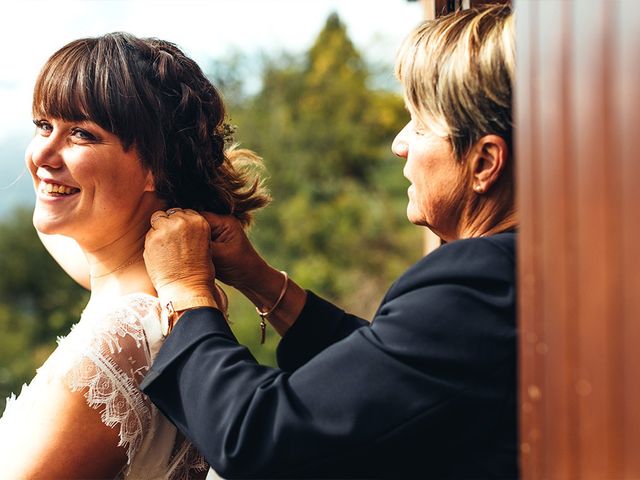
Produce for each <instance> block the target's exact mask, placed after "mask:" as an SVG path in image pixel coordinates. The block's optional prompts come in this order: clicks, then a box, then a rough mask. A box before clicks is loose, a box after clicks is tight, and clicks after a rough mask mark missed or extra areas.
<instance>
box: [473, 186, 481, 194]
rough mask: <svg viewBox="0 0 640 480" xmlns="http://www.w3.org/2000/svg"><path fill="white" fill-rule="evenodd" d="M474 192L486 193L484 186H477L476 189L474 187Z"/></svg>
mask: <svg viewBox="0 0 640 480" xmlns="http://www.w3.org/2000/svg"><path fill="white" fill-rule="evenodd" d="M473 190H474V191H475V192H476V193H484V189H483V188H482V186H481V185H476V186H475V187H473Z"/></svg>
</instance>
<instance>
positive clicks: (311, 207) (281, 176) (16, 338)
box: [0, 15, 422, 411]
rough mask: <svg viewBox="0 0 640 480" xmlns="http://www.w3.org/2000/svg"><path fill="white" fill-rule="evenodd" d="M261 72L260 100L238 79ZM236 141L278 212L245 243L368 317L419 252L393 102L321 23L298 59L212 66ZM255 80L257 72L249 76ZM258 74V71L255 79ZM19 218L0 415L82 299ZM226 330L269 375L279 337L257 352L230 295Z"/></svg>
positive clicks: (8, 272)
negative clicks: (260, 173)
mask: <svg viewBox="0 0 640 480" xmlns="http://www.w3.org/2000/svg"><path fill="white" fill-rule="evenodd" d="M256 68H259V76H260V79H261V80H260V83H259V86H258V87H257V88H253V87H254V86H252V85H248V84H247V80H246V79H247V78H250V77H251V75H247V71H249V70H252V69H253V71H255V69H256ZM208 71H209V72H210V78H211V79H212V81H213V82H214V84H216V85H217V86H219V87H220V90H221V91H222V92H223V93H224V96H225V99H226V101H227V104H228V112H229V117H230V121H231V123H233V124H235V125H236V126H237V132H236V139H237V141H239V143H240V144H241V146H242V147H245V148H250V149H253V150H255V151H256V152H258V153H259V154H260V155H261V156H262V157H263V158H264V164H265V174H266V177H267V185H268V187H269V189H270V190H271V193H272V195H273V198H274V201H273V203H272V204H271V205H270V206H269V207H267V208H266V209H265V210H264V211H262V212H260V213H259V214H258V215H257V217H256V221H255V225H254V226H253V227H252V229H251V231H250V237H251V238H252V240H253V241H254V243H255V245H256V248H257V249H258V251H259V252H260V253H262V254H263V255H264V256H265V258H267V260H268V261H269V262H270V263H271V264H272V265H273V266H275V267H276V268H278V269H281V270H287V271H288V272H289V274H290V275H291V276H292V277H293V278H294V279H295V280H296V281H297V282H298V283H299V284H300V285H301V286H302V287H303V288H308V289H312V290H314V291H315V292H316V293H318V294H320V295H322V296H324V297H325V298H327V299H329V300H331V301H334V302H336V303H338V304H339V305H341V306H343V307H344V308H345V309H347V310H350V311H351V312H353V313H356V314H359V315H361V316H363V317H366V318H370V317H371V315H372V314H373V313H374V311H375V309H376V308H377V305H378V302H379V301H380V299H381V297H382V295H383V294H384V292H385V291H386V289H387V288H388V287H389V285H390V282H391V281H393V279H394V278H396V277H397V276H398V275H399V274H400V273H402V271H404V270H405V269H406V268H407V267H408V266H409V265H410V264H411V263H413V262H414V261H415V260H417V259H418V258H419V257H420V256H421V253H422V250H421V245H422V233H421V230H420V229H418V228H415V227H413V226H412V225H411V224H409V222H408V221H407V220H406V217H405V215H404V212H405V208H406V201H407V199H406V188H407V186H408V183H407V181H406V179H404V177H403V176H402V160H400V159H397V158H396V157H394V156H393V154H392V153H391V150H390V146H391V141H392V140H393V137H394V135H395V134H396V133H397V132H398V130H399V129H400V128H402V126H403V125H404V123H405V122H406V121H407V115H406V113H405V111H404V108H403V102H402V99H401V97H400V95H399V94H398V92H397V91H394V90H390V89H388V88H383V87H380V85H388V84H389V83H390V82H389V78H390V77H392V72H393V70H392V66H391V65H388V66H387V67H386V68H385V69H384V72H385V73H384V75H385V77H384V78H380V77H379V76H377V75H379V71H380V69H379V67H378V66H372V65H368V64H367V63H366V62H365V61H364V60H363V57H362V56H361V54H360V53H359V52H358V51H357V49H356V48H355V47H354V45H353V44H352V42H351V40H350V39H349V37H348V35H347V32H346V28H345V26H344V25H343V23H342V22H341V21H340V19H339V18H338V16H337V15H331V16H330V17H329V18H328V19H327V21H326V24H325V26H324V28H323V29H322V31H321V32H320V33H319V35H318V37H317V39H316V41H315V43H314V44H313V45H312V47H311V48H310V49H309V50H308V51H307V52H306V53H305V54H303V55H297V56H292V55H287V54H281V55H279V56H265V57H263V58H262V59H261V61H260V65H259V66H258V67H256V64H255V59H249V58H245V57H243V56H242V55H240V54H237V55H235V56H233V57H229V58H225V59H221V60H218V61H215V62H212V64H211V66H210V68H209V69H208ZM252 73H253V72H252ZM253 74H255V73H253ZM30 216H31V213H30V212H29V211H26V210H24V209H22V210H17V211H16V212H14V214H13V215H12V216H10V217H8V218H6V219H5V220H4V221H2V222H1V223H0V262H1V264H0V268H1V269H2V271H3V275H2V276H1V277H0V331H2V332H3V334H2V335H0V411H2V410H3V409H4V398H5V397H6V396H7V395H8V394H9V393H10V392H11V391H13V392H16V393H17V392H18V388H19V385H21V384H22V383H23V382H26V381H28V380H29V379H30V378H31V377H32V376H33V375H34V373H35V368H37V367H38V366H39V365H41V364H42V362H43V361H44V359H45V358H46V356H47V355H48V354H49V353H50V352H51V351H52V350H53V348H55V339H56V337H57V336H59V335H64V334H66V333H67V332H68V330H69V328H70V326H71V325H72V324H73V323H75V322H76V321H77V319H78V318H79V315H80V313H81V311H82V308H83V306H84V304H85V303H86V301H87V299H88V292H86V291H84V290H83V289H82V288H81V287H79V286H77V285H75V284H74V283H73V282H72V281H71V280H70V279H69V278H68V277H67V276H66V274H64V272H63V271H62V270H61V269H60V268H59V267H58V266H57V265H56V264H55V263H54V262H53V260H51V258H50V257H49V255H48V254H47V253H46V251H45V250H44V248H43V247H42V245H41V244H40V242H39V240H38V237H37V235H36V233H35V231H34V229H33V227H32V225H31V218H30ZM225 290H226V291H227V293H228V295H229V297H230V319H231V326H232V328H233V330H234V332H235V333H236V335H237V337H238V339H239V340H240V341H241V342H243V343H245V344H247V345H248V346H249V348H250V349H251V351H252V352H253V354H254V355H255V356H256V358H257V359H258V360H259V361H261V362H263V363H266V364H270V365H275V361H274V350H275V346H276V344H277V339H278V337H277V334H276V333H275V332H273V331H272V330H269V332H268V337H267V343H266V344H265V345H262V346H261V345H259V328H258V324H259V318H258V316H257V314H256V312H255V309H254V307H253V306H252V305H251V304H250V303H249V302H247V301H246V300H244V298H242V297H241V295H239V294H238V293H237V292H235V291H234V290H233V289H231V288H229V287H226V288H225Z"/></svg>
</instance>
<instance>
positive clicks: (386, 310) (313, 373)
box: [142, 241, 515, 478]
mask: <svg viewBox="0 0 640 480" xmlns="http://www.w3.org/2000/svg"><path fill="white" fill-rule="evenodd" d="M461 242H465V241H460V242H453V243H451V244H449V245H445V246H443V247H441V248H440V249H438V250H437V251H436V253H437V255H436V254H431V255H429V256H428V257H426V258H425V259H423V261H421V262H419V263H418V264H417V265H416V266H414V267H413V268H412V269H410V270H409V271H408V272H407V273H406V274H405V275H404V276H403V277H401V279H399V281H398V282H396V283H395V284H394V286H393V287H392V288H391V290H390V291H389V293H388V294H387V296H386V297H385V301H384V302H383V304H382V305H381V307H380V309H379V310H378V312H377V314H376V316H375V318H374V321H373V323H372V325H371V326H370V327H367V326H364V327H360V328H356V329H353V331H352V333H351V334H349V335H347V336H345V337H344V338H342V339H341V340H339V341H337V342H335V343H331V341H330V340H329V341H326V340H324V341H321V342H319V345H320V344H329V346H327V347H326V348H325V349H324V350H322V351H321V352H320V353H318V354H316V355H315V356H313V357H312V358H310V359H309V360H308V361H306V362H301V361H298V362H294V363H297V364H298V365H297V368H296V369H295V370H294V371H292V372H287V371H284V370H282V369H278V368H270V367H266V366H262V365H259V364H258V363H257V362H256V361H255V360H254V358H253V357H252V356H251V354H250V352H249V351H248V350H247V349H246V348H245V347H244V346H242V345H239V344H238V342H237V341H236V339H235V338H234V336H233V334H232V332H231V330H230V329H229V327H228V325H227V324H226V322H225V320H224V318H223V317H222V315H221V314H220V312H218V311H217V310H215V309H208V308H203V309H198V310H194V311H192V312H190V313H187V314H185V315H184V317H183V318H182V319H181V321H180V322H179V323H178V325H177V326H176V328H175V330H174V331H173V333H172V334H171V335H170V336H169V337H168V339H167V341H166V342H165V345H164V346H163V347H162V349H161V351H160V353H159V355H158V357H157V358H156V360H155V362H154V364H153V366H152V369H151V371H150V372H149V374H148V375H147V377H146V378H145V380H144V382H143V384H142V389H143V391H144V392H145V393H146V394H147V395H149V396H150V397H151V399H152V401H153V402H154V403H155V404H156V405H157V406H158V407H159V408H160V410H161V411H162V412H163V413H164V414H165V415H166V416H167V417H169V418H170V419H171V420H172V421H173V422H174V423H175V424H176V426H177V427H178V428H179V429H180V430H181V431H182V432H184V433H185V435H187V436H188V437H189V438H190V439H191V440H192V441H193V443H194V444H195V445H196V447H197V448H198V449H199V450H200V452H201V453H202V454H203V455H204V456H205V458H206V459H207V460H208V461H209V462H210V463H211V465H212V467H213V468H214V469H215V470H216V471H217V472H218V473H219V474H220V475H222V476H223V477H263V478H266V477H298V478H302V477H314V476H315V477H318V476H319V475H323V473H326V474H329V473H330V474H331V475H333V476H341V475H344V476H347V475H349V474H353V472H350V473H349V472H347V471H346V470H344V469H345V468H348V467H345V466H346V465H349V460H348V459H349V458H350V457H352V456H353V455H354V453H355V452H362V451H367V449H369V448H370V447H373V446H375V445H379V444H380V442H384V441H389V439H391V440H390V441H391V444H398V443H400V444H401V442H402V441H403V439H402V438H401V437H394V435H401V433H399V432H402V431H403V430H404V431H406V428H408V427H407V426H408V425H416V424H417V425H419V426H420V431H421V432H422V434H423V435H424V440H425V442H432V443H434V444H437V442H438V438H439V437H441V436H442V435H443V430H442V428H444V427H436V425H441V424H442V422H435V421H432V420H433V419H434V418H435V416H439V417H440V416H446V417H447V418H451V419H452V420H451V422H450V423H448V424H446V428H447V429H455V428H456V427H457V424H456V422H457V421H458V422H464V418H466V416H467V413H466V412H468V411H470V409H472V408H473V409H474V411H476V410H477V409H478V408H480V409H482V407H483V405H485V404H486V402H488V401H491V398H493V397H495V396H496V395H498V394H499V393H496V391H497V390H499V389H502V388H505V385H504V383H505V382H503V381H502V379H500V378H498V377H499V373H500V372H501V371H502V370H504V368H505V364H507V365H512V364H513V363H514V362H515V358H514V357H515V350H514V348H515V341H514V338H515V325H514V318H515V286H514V281H513V271H514V265H513V263H510V260H509V259H508V258H506V256H504V255H500V254H499V253H498V254H496V251H495V246H493V245H492V244H491V242H487V241H485V242H476V244H471V245H467V249H466V250H465V249H464V248H462V247H463V246H464V245H457V244H458V243H461ZM474 245H475V246H474ZM469 247H473V248H471V251H469ZM487 250H489V252H488V251H487ZM511 262H512V261H511ZM312 301H314V300H312ZM338 316H339V315H338ZM316 320H320V319H316ZM333 321H335V319H333ZM309 328H310V327H309ZM329 330H331V328H330V329H329ZM334 330H335V328H334ZM309 335H311V333H309ZM304 336H305V338H306V337H307V336H308V335H304ZM337 336H340V335H339V334H337ZM298 360H300V359H298ZM512 387H513V385H511V384H508V385H507V387H506V388H512ZM461 399H462V400H461ZM430 425H432V427H430ZM412 428H413V427H412ZM460 428H462V425H460Z"/></svg>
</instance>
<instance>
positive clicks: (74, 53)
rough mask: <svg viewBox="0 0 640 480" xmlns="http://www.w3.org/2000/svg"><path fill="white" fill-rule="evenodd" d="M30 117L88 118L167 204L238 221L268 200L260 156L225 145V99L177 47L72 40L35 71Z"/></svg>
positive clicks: (143, 41) (120, 35) (109, 37)
mask: <svg viewBox="0 0 640 480" xmlns="http://www.w3.org/2000/svg"><path fill="white" fill-rule="evenodd" d="M32 109H33V113H34V115H35V116H46V117H52V118H60V119H64V120H70V121H81V120H90V121H92V122H95V123H96V124H98V125H99V126H100V127H102V128H104V129H105V130H107V131H109V132H111V133H113V134H115V135H116V136H117V137H118V138H119V139H120V141H121V143H122V145H123V148H124V149H125V150H129V149H130V148H132V147H135V148H136V149H137V152H138V154H139V157H140V161H141V162H142V166H143V168H145V169H148V170H150V171H151V173H152V174H153V178H154V183H155V189H156V193H157V195H158V197H159V198H160V199H161V200H163V201H164V202H165V204H166V205H167V206H178V207H182V208H192V209H195V210H207V211H212V212H215V213H220V214H231V215H234V216H235V217H237V218H238V219H239V220H240V221H241V222H242V223H243V225H248V224H249V223H250V221H251V213H252V211H254V210H256V209H258V208H261V207H263V206H265V205H266V204H267V203H268V202H269V196H268V194H267V193H266V191H265V189H264V187H263V184H262V182H261V181H260V179H259V178H258V175H257V170H256V168H255V167H256V166H259V165H260V158H259V157H258V156H257V155H256V154H255V153H253V152H251V151H249V150H246V149H238V148H236V146H235V145H229V143H230V132H231V129H230V127H229V125H228V124H227V123H226V122H225V120H226V114H225V108H224V102H223V99H222V97H221V95H220V93H219V92H218V91H217V89H216V88H215V87H214V86H213V85H212V84H211V82H210V81H209V80H208V79H207V77H206V76H205V75H204V73H203V72H202V70H201V69H200V67H199V66H198V65H197V63H196V62H195V61H193V60H192V59H191V58H189V57H188V56H187V55H185V54H184V52H183V51H182V50H180V49H179V48H178V47H177V46H176V45H175V44H173V43H171V42H167V41H164V40H160V39H157V38H138V37H136V36H134V35H131V34H129V33H124V32H115V33H109V34H106V35H102V36H100V37H95V38H83V39H79V40H75V41H72V42H70V43H68V44H67V45H65V46H64V47H62V48H61V49H60V50H58V51H57V52H56V53H54V54H53V55H52V56H51V58H49V60H48V61H47V63H46V64H45V65H44V67H43V68H42V70H41V72H40V74H39V76H38V78H37V80H36V85H35V89H34V95H33V106H32Z"/></svg>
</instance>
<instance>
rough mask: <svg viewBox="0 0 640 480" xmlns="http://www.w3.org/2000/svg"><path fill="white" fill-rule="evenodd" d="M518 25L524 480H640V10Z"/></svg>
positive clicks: (526, 13)
mask: <svg viewBox="0 0 640 480" xmlns="http://www.w3.org/2000/svg"><path fill="white" fill-rule="evenodd" d="M516 12H517V37H518V73H517V80H516V84H517V86H516V105H515V107H516V124H517V132H516V142H517V144H516V148H517V163H518V166H517V172H518V174H517V179H518V206H519V209H520V214H521V219H522V222H521V237H520V244H519V285H520V288H519V292H520V307H519V321H520V333H521V335H520V374H521V375H520V402H521V423H520V426H521V431H520V441H521V465H522V473H523V478H525V479H538V478H551V479H553V478H580V479H587V480H588V479H602V478H616V479H635V478H640V455H638V453H637V450H638V447H639V446H640V413H639V412H640V409H639V408H638V405H640V376H638V375H637V373H636V372H635V364H636V362H637V360H636V358H637V354H636V353H635V350H636V348H637V345H638V344H639V343H640V273H639V272H640V255H638V253H637V252H636V250H637V247H636V242H637V240H638V239H639V238H640V214H639V213H638V205H640V188H638V187H637V185H639V184H640V166H639V162H640V161H639V160H638V158H637V156H638V152H640V131H638V130H639V128H640V87H639V85H640V80H639V79H640V60H639V53H640V4H639V3H638V2H633V1H630V0H629V1H624V0H621V1H616V2H611V1H607V0H593V1H590V2H588V4H585V2H579V1H568V0H567V1H565V0H545V1H544V2H539V1H535V0H529V1H526V0H521V1H519V2H517V3H516Z"/></svg>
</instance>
